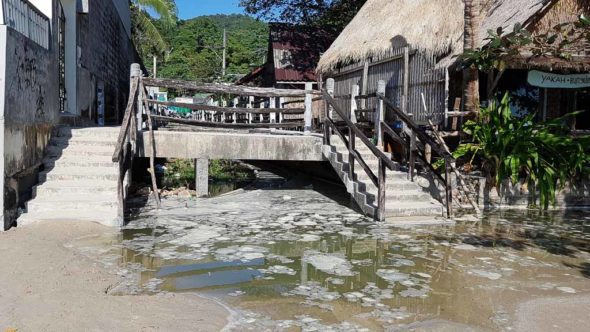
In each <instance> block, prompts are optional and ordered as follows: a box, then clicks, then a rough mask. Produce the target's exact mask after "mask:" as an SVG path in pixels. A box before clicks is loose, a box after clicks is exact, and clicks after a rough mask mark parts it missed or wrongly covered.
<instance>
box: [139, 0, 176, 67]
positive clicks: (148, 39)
mask: <svg viewBox="0 0 590 332" xmlns="http://www.w3.org/2000/svg"><path fill="white" fill-rule="evenodd" d="M148 10H152V11H154V12H155V13H156V14H157V15H158V16H159V23H160V24H159V25H160V26H161V28H164V29H166V28H170V27H172V26H174V25H176V19H177V17H176V3H175V2H174V0H132V1H131V15H132V21H133V42H134V44H135V47H136V48H137V51H138V52H139V55H140V56H141V57H142V58H144V59H145V58H146V57H148V56H162V55H165V54H166V53H167V52H168V44H167V43H166V41H165V40H164V37H163V36H162V31H161V28H159V27H158V26H156V24H155V22H154V20H153V19H152V17H151V16H150V14H149V13H148Z"/></svg>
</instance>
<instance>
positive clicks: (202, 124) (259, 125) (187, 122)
mask: <svg viewBox="0 0 590 332" xmlns="http://www.w3.org/2000/svg"><path fill="white" fill-rule="evenodd" d="M152 119H154V120H158V121H163V122H169V123H178V124H185V125H192V126H200V127H210V128H228V129H231V128H240V129H246V128H298V127H303V126H304V125H305V123H304V122H303V121H299V122H281V123H223V122H209V121H200V120H193V119H183V118H173V117H170V116H162V115H152Z"/></svg>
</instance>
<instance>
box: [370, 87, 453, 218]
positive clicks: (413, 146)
mask: <svg viewBox="0 0 590 332" xmlns="http://www.w3.org/2000/svg"><path fill="white" fill-rule="evenodd" d="M377 98H378V99H379V100H380V101H382V102H383V103H384V104H385V105H386V106H387V108H389V109H390V110H392V111H393V113H394V114H395V115H396V116H397V118H398V119H399V120H400V121H402V122H403V124H404V126H405V128H407V129H408V131H409V135H406V136H409V139H404V137H402V135H400V134H398V133H397V132H396V131H395V130H393V129H392V128H391V127H390V126H389V125H387V123H385V122H384V121H381V119H379V120H380V121H379V126H380V131H379V133H380V134H381V135H387V136H389V137H390V138H391V139H393V140H394V141H396V142H398V143H401V144H402V145H403V146H404V147H405V148H406V149H407V151H409V154H410V158H409V167H408V169H409V174H410V180H411V181H414V175H415V173H416V172H415V170H416V158H418V159H420V160H421V161H422V165H423V166H424V167H426V168H427V170H428V171H429V172H430V173H431V174H433V176H434V179H435V180H437V181H438V182H439V183H440V184H441V185H442V186H443V187H444V190H445V202H444V204H445V207H446V211H447V217H449V218H450V217H451V216H452V215H453V204H452V201H453V191H452V182H451V172H452V168H451V167H452V164H453V160H454V159H453V156H452V155H451V154H449V153H448V152H447V151H445V150H444V149H443V148H442V147H441V146H439V144H438V142H436V141H435V140H434V139H433V138H431V137H430V136H428V134H426V133H425V132H424V130H422V129H421V128H420V127H419V126H418V125H417V124H416V123H415V122H414V121H413V120H412V118H410V117H409V116H408V115H407V114H405V113H404V112H402V111H401V110H400V109H399V108H397V107H396V106H395V104H394V103H392V102H391V101H390V100H389V99H387V98H386V97H385V94H380V93H378V94H377ZM427 149H431V150H432V152H434V153H436V154H437V155H438V156H439V157H440V158H442V159H443V160H444V169H443V172H442V175H441V173H439V172H438V171H437V170H436V169H435V168H434V166H433V165H432V159H431V157H428V156H427V155H426V154H427V153H426V150H427Z"/></svg>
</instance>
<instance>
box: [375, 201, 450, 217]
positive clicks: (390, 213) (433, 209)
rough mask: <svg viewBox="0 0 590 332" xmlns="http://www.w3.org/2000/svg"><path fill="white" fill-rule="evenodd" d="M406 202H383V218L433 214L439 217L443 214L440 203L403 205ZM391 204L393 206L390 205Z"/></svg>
mask: <svg viewBox="0 0 590 332" xmlns="http://www.w3.org/2000/svg"><path fill="white" fill-rule="evenodd" d="M405 204H406V203H397V204H387V203H385V218H395V217H415V216H433V217H440V216H442V215H443V208H442V206H440V205H438V206H437V205H436V204H430V205H423V206H422V205H420V206H413V204H412V205H405ZM392 205H393V206H392Z"/></svg>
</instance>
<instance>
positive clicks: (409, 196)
mask: <svg viewBox="0 0 590 332" xmlns="http://www.w3.org/2000/svg"><path fill="white" fill-rule="evenodd" d="M367 196H368V199H369V201H371V202H375V201H376V200H377V194H376V193H375V194H373V193H369V192H367ZM385 200H386V202H392V203H395V202H430V201H431V200H432V197H431V196H430V194H428V193H426V192H423V191H422V192H421V191H418V190H404V191H398V190H390V191H385Z"/></svg>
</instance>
